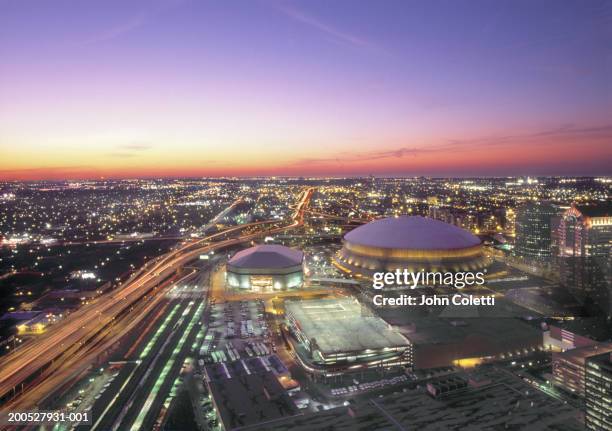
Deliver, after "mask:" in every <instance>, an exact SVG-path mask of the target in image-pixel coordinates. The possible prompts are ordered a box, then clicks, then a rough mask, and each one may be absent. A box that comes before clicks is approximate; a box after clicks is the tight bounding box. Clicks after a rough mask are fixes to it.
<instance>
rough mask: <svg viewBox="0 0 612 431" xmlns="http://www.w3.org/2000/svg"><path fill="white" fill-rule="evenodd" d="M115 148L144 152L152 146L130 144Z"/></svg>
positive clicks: (136, 143)
mask: <svg viewBox="0 0 612 431" xmlns="http://www.w3.org/2000/svg"><path fill="white" fill-rule="evenodd" d="M117 148H119V149H122V150H132V151H146V150H150V149H151V148H153V145H151V144H146V143H138V142H133V143H130V144H120V145H117Z"/></svg>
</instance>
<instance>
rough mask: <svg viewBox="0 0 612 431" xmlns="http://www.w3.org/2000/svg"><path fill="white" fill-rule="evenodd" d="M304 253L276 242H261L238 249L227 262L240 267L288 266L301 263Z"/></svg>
mask: <svg viewBox="0 0 612 431" xmlns="http://www.w3.org/2000/svg"><path fill="white" fill-rule="evenodd" d="M303 259H304V253H303V252H302V251H300V250H296V249H293V248H289V247H285V246H283V245H278V244H263V245H256V246H255V247H250V248H247V249H246V250H242V251H239V252H238V253H236V254H235V255H234V256H233V257H232V258H231V259H230V260H229V261H228V264H229V265H232V266H235V267H241V268H288V267H292V266H297V265H301V264H302V260H303Z"/></svg>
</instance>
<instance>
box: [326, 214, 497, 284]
mask: <svg viewBox="0 0 612 431" xmlns="http://www.w3.org/2000/svg"><path fill="white" fill-rule="evenodd" d="M485 262H486V261H485V259H484V255H483V250H482V244H481V241H480V239H479V238H478V237H477V236H475V235H473V234H472V233H470V232H468V231H467V230H465V229H462V228H460V227H457V226H454V225H451V224H448V223H444V222H441V221H438V220H434V219H431V218H426V217H421V216H401V217H391V218H385V219H380V220H375V221H373V222H370V223H368V224H365V225H363V226H360V227H358V228H356V229H354V230H352V231H350V232H349V233H347V234H346V235H345V236H344V245H343V247H342V250H340V252H339V253H338V254H337V256H336V258H335V263H336V265H337V266H338V267H339V268H341V269H342V270H344V271H346V272H350V273H355V274H357V275H364V276H369V275H371V274H372V273H373V272H377V271H394V270H396V269H402V270H403V269H408V270H410V271H420V270H425V271H450V272H452V271H469V270H474V269H478V268H482V267H483V266H485Z"/></svg>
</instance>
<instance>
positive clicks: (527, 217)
mask: <svg viewBox="0 0 612 431" xmlns="http://www.w3.org/2000/svg"><path fill="white" fill-rule="evenodd" d="M558 212H559V209H558V208H557V207H556V206H554V205H552V204H550V203H548V202H529V203H527V204H524V205H522V206H520V207H519V208H517V210H516V226H515V230H516V241H515V246H514V254H515V255H516V256H518V257H521V258H526V259H536V260H543V261H548V260H549V259H550V258H551V256H552V252H551V226H552V219H553V217H555V216H557V214H558Z"/></svg>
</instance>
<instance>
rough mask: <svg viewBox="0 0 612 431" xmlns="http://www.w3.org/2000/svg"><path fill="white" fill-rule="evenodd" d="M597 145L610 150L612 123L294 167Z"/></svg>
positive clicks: (308, 161) (347, 155) (307, 161)
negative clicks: (570, 143) (571, 144)
mask: <svg viewBox="0 0 612 431" xmlns="http://www.w3.org/2000/svg"><path fill="white" fill-rule="evenodd" d="M568 140H572V141H574V142H582V143H587V142H598V143H600V144H601V145H602V148H604V147H606V146H607V147H609V148H612V124H608V125H602V126H592V127H575V126H573V125H563V126H560V127H558V128H555V129H549V130H543V131H539V132H533V133H524V134H516V135H502V136H491V137H483V138H474V139H449V140H446V141H444V142H440V143H438V144H433V145H427V146H425V145H403V146H399V147H397V148H391V149H385V150H374V151H366V152H342V153H337V154H333V155H331V156H329V157H320V158H316V157H313V158H301V159H298V160H296V161H295V163H294V165H295V166H308V165H321V164H339V163H361V162H366V161H373V160H381V159H401V158H406V157H418V156H420V155H425V154H436V153H462V152H471V151H477V150H487V149H493V148H503V147H517V148H518V149H520V150H521V151H525V148H528V147H529V146H530V145H549V146H554V145H557V144H558V143H560V142H567V141H568Z"/></svg>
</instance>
